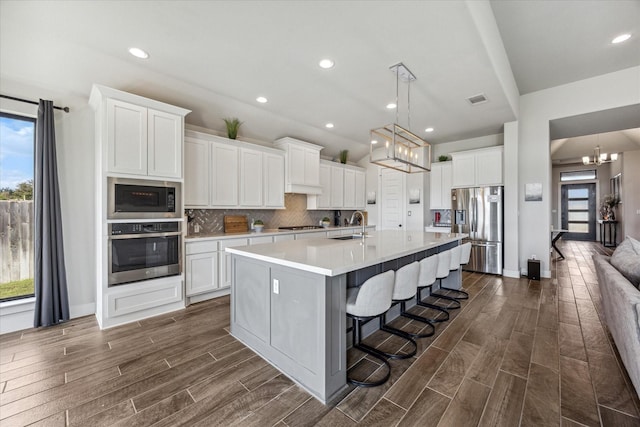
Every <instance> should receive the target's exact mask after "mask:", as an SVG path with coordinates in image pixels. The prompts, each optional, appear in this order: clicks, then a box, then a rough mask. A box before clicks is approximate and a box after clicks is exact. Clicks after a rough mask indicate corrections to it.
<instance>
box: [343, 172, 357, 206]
mask: <svg viewBox="0 0 640 427" xmlns="http://www.w3.org/2000/svg"><path fill="white" fill-rule="evenodd" d="M343 188H344V199H343V201H344V203H343V206H344V207H345V208H355V207H356V171H354V170H351V169H345V170H344V187H343Z"/></svg>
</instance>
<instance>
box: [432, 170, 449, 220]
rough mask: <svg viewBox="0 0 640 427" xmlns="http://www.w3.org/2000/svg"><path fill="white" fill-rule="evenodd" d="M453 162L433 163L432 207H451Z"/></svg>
mask: <svg viewBox="0 0 640 427" xmlns="http://www.w3.org/2000/svg"><path fill="white" fill-rule="evenodd" d="M451 178H452V175H451V162H441V163H432V164H431V185H430V198H429V199H430V204H429V207H430V209H451Z"/></svg>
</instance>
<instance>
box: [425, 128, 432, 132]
mask: <svg viewBox="0 0 640 427" xmlns="http://www.w3.org/2000/svg"><path fill="white" fill-rule="evenodd" d="M424 131H425V132H433V128H426V129H425V130H424Z"/></svg>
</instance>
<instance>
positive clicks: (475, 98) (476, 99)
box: [467, 93, 488, 105]
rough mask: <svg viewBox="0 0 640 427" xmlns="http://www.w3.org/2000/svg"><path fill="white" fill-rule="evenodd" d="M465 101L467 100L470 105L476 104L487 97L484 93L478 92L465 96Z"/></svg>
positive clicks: (485, 100)
mask: <svg viewBox="0 0 640 427" xmlns="http://www.w3.org/2000/svg"><path fill="white" fill-rule="evenodd" d="M467 101H469V104H471V105H478V104H483V103H485V102H487V101H488V99H487V97H486V95H485V94H484V93H479V94H477V95H473V96H470V97H469V98H467Z"/></svg>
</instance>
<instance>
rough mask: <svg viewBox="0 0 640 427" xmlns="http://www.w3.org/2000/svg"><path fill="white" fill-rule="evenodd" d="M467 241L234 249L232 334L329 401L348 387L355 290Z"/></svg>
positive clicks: (387, 237)
mask: <svg viewBox="0 0 640 427" xmlns="http://www.w3.org/2000/svg"><path fill="white" fill-rule="evenodd" d="M464 237H466V235H464V234H456V233H428V232H408V231H378V232H373V233H371V234H370V236H369V237H366V238H364V239H362V238H358V239H354V240H334V239H308V240H295V241H284V242H277V243H265V244H259V245H252V246H243V247H234V248H227V249H226V251H227V252H229V253H231V255H232V256H231V263H232V265H231V273H232V277H231V279H232V286H231V334H232V335H233V336H234V337H235V338H237V339H238V340H240V341H241V342H243V343H244V344H245V345H247V346H248V347H249V348H251V349H252V350H254V351H256V352H257V353H258V354H260V355H261V356H262V357H263V358H265V359H266V360H267V361H269V362H270V363H271V364H273V365H274V366H275V367H276V368H278V369H279V370H280V371H282V372H283V373H284V374H286V375H287V376H289V377H290V378H291V379H293V380H294V381H296V382H297V383H298V384H300V385H301V386H302V387H304V388H305V389H306V390H307V391H308V392H309V393H311V394H312V395H313V396H315V397H316V398H318V399H319V400H320V401H322V402H323V403H328V402H330V401H331V400H333V399H334V398H335V397H337V396H338V395H339V394H340V392H341V391H342V390H343V389H344V388H345V387H346V386H347V361H346V352H347V332H346V329H347V325H346V323H347V321H346V289H347V286H349V287H350V286H358V285H361V284H362V283H363V282H364V281H365V280H366V279H367V278H368V277H371V276H372V275H374V274H377V273H378V272H382V271H387V270H389V269H394V270H395V269H397V268H399V267H401V266H402V265H406V264H408V263H410V262H413V261H415V260H419V259H422V258H424V257H426V256H429V255H432V254H435V253H437V252H440V251H443V250H446V249H449V248H450V247H453V246H457V245H459V244H460V241H461V240H462V239H463V238H464ZM444 286H447V287H451V288H454V289H455V288H459V287H460V286H461V276H460V274H459V272H456V271H454V272H451V274H450V275H449V277H447V278H446V279H445V282H444ZM393 317H394V313H391V315H390V316H389V319H391V318H393Z"/></svg>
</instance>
